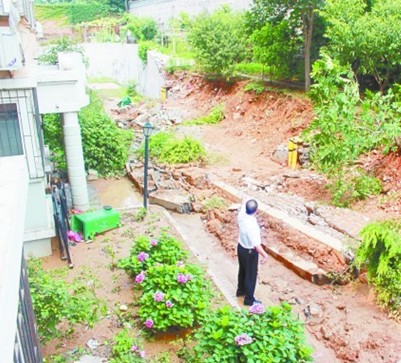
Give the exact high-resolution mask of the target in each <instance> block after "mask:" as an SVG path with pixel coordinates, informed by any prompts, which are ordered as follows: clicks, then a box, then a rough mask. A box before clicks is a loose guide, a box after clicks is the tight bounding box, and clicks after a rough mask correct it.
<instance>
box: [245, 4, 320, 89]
mask: <svg viewBox="0 0 401 363" xmlns="http://www.w3.org/2000/svg"><path fill="white" fill-rule="evenodd" d="M322 2H323V0H254V5H253V7H252V9H251V11H250V14H251V15H250V16H251V17H252V18H253V19H254V20H253V25H254V26H259V27H262V26H264V25H265V24H266V23H271V24H273V25H274V24H277V23H279V22H281V21H283V20H287V21H288V22H289V24H290V26H291V27H292V28H293V29H294V33H296V31H297V30H298V29H300V30H301V32H302V36H303V41H304V62H305V65H304V74H305V89H306V90H309V87H310V71H311V49H312V37H313V27H314V18H315V10H316V9H317V8H319V7H320V6H321V4H322Z"/></svg>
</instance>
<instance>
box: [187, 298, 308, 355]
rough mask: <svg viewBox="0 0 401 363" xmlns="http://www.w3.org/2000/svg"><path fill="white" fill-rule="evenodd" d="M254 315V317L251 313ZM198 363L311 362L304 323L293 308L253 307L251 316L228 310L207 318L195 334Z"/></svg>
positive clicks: (242, 311)
mask: <svg viewBox="0 0 401 363" xmlns="http://www.w3.org/2000/svg"><path fill="white" fill-rule="evenodd" d="M252 312H253V313H252ZM195 341H196V346H195V358H196V360H195V361H197V362H201V361H202V362H205V363H214V362H216V363H220V362H222V363H229V362H261V363H272V362H287V363H289V362H293V363H301V362H309V361H312V356H311V353H312V348H310V347H309V346H308V345H306V344H305V333H304V328H303V326H302V323H301V322H300V321H299V320H298V319H297V318H296V317H295V316H294V315H293V314H292V313H291V306H290V305H288V304H287V303H283V304H282V306H281V307H280V306H271V307H269V308H268V309H267V310H266V311H265V310H264V307H263V305H253V306H252V307H251V308H250V309H249V312H246V311H245V310H241V311H239V310H237V309H235V310H234V309H232V308H230V307H228V306H226V307H223V308H220V309H218V310H217V311H216V312H215V313H213V314H208V316H207V318H206V321H204V322H203V324H202V326H201V328H200V329H199V330H198V331H197V332H196V333H195Z"/></svg>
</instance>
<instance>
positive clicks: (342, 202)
mask: <svg viewBox="0 0 401 363" xmlns="http://www.w3.org/2000/svg"><path fill="white" fill-rule="evenodd" d="M329 189H330V190H331V191H332V193H333V195H332V201H333V203H334V204H335V205H336V206H339V207H347V206H348V205H349V204H350V203H352V202H354V201H357V200H364V199H366V198H367V197H368V196H370V195H377V194H380V193H381V191H382V184H381V181H380V180H379V179H377V178H376V177H373V176H369V175H367V174H366V172H365V171H363V170H362V169H356V170H354V171H353V170H351V169H347V170H344V171H342V172H339V173H337V174H335V175H334V176H333V177H332V182H331V184H329Z"/></svg>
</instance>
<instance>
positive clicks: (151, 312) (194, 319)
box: [138, 264, 212, 331]
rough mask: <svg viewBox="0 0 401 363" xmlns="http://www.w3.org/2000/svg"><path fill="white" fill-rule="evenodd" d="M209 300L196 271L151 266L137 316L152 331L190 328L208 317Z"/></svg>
mask: <svg viewBox="0 0 401 363" xmlns="http://www.w3.org/2000/svg"><path fill="white" fill-rule="evenodd" d="M211 296H212V295H211V290H210V283H209V281H208V280H207V279H206V278H205V276H204V273H203V271H202V270H201V268H200V267H198V266H196V265H190V264H185V265H184V264H177V265H154V266H152V267H150V268H149V269H148V270H147V271H146V277H145V280H144V282H143V294H142V296H141V298H140V300H139V302H140V308H139V310H138V316H139V317H140V319H141V320H142V322H143V323H144V325H145V327H146V328H148V329H152V330H157V331H166V330H167V329H168V328H170V327H181V328H188V327H193V326H194V325H195V324H196V323H199V322H201V321H202V320H203V319H204V318H205V317H206V315H207V314H208V307H209V305H210V299H211Z"/></svg>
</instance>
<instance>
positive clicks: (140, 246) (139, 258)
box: [118, 233, 188, 277]
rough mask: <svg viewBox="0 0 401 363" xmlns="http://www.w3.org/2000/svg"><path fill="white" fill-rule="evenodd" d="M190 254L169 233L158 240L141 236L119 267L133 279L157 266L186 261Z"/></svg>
mask: <svg viewBox="0 0 401 363" xmlns="http://www.w3.org/2000/svg"><path fill="white" fill-rule="evenodd" d="M187 256H188V253H187V252H186V251H184V250H183V249H182V247H181V243H180V242H179V241H177V240H176V239H175V238H174V237H172V236H170V235H169V234H167V233H162V234H161V235H160V236H159V237H158V238H149V237H147V236H139V237H138V238H136V239H135V241H134V244H133V246H132V247H131V250H130V255H129V256H128V257H126V258H123V259H121V260H119V261H118V267H119V268H122V269H124V270H125V271H126V272H127V273H128V275H130V276H131V277H136V276H137V275H139V274H140V273H141V271H146V270H147V269H148V268H149V267H150V266H154V265H155V264H169V265H171V264H175V263H176V262H177V261H180V260H181V261H185V260H186V258H187Z"/></svg>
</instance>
